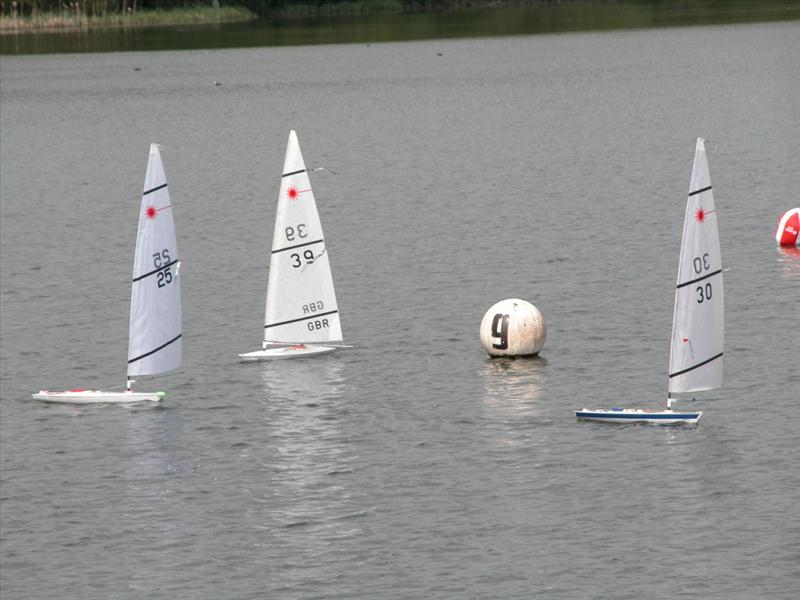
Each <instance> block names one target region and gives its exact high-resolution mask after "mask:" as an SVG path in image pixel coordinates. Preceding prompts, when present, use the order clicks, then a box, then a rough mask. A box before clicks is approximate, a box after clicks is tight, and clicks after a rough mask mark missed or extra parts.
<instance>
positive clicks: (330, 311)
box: [264, 310, 339, 329]
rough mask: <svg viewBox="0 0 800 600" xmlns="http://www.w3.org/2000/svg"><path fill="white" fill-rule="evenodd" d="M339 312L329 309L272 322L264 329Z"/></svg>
mask: <svg viewBox="0 0 800 600" xmlns="http://www.w3.org/2000/svg"><path fill="white" fill-rule="evenodd" d="M338 312H339V311H338V310H329V311H328V312H324V313H317V314H314V315H309V316H307V317H300V318H299V319H292V320H291V321H283V322H281V323H270V324H269V325H264V329H269V328H270V327H277V326H278V325H288V324H289V323H297V322H299V321H308V320H309V319H315V318H317V317H324V316H326V315H335V314H336V313H338Z"/></svg>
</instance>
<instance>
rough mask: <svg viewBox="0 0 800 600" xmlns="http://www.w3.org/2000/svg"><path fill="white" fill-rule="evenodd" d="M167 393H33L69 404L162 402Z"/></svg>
mask: <svg viewBox="0 0 800 600" xmlns="http://www.w3.org/2000/svg"><path fill="white" fill-rule="evenodd" d="M165 395H166V394H165V393H164V392H129V391H125V392H101V391H99V390H67V391H64V392H50V391H47V390H41V391H40V392H39V393H38V394H33V398H34V399H35V400H44V401H45V402H62V403H68V404H109V403H119V404H130V403H133V402H160V401H161V400H162V399H163V398H164V396H165Z"/></svg>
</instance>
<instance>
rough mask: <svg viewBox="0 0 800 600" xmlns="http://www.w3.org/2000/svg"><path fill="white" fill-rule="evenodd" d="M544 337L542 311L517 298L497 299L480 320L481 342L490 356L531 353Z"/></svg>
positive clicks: (530, 354) (545, 328) (545, 332)
mask: <svg viewBox="0 0 800 600" xmlns="http://www.w3.org/2000/svg"><path fill="white" fill-rule="evenodd" d="M546 337H547V323H545V321H544V317H543V316H542V313H541V312H539V309H538V308H536V307H535V306H534V305H533V304H531V303H530V302H526V301H525V300H520V299H519V298H510V299H508V300H501V301H500V302H498V303H497V304H495V305H494V306H492V307H491V308H490V309H489V310H487V311H486V314H485V315H483V319H482V320H481V343H482V344H483V347H484V349H485V350H486V352H488V353H489V355H490V356H534V355H536V354H539V352H540V351H541V349H542V347H543V346H544V340H545V338H546Z"/></svg>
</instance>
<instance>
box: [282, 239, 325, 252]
mask: <svg viewBox="0 0 800 600" xmlns="http://www.w3.org/2000/svg"><path fill="white" fill-rule="evenodd" d="M324 241H325V240H322V239H320V240H314V241H313V242H306V243H305V244H297V245H296V246H286V248H278V249H277V250H273V251H272V254H276V253H278V252H285V251H286V250H294V249H295V248H302V247H303V246H310V245H311V244H319V243H320V242H324Z"/></svg>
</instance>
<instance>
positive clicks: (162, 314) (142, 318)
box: [128, 144, 182, 378]
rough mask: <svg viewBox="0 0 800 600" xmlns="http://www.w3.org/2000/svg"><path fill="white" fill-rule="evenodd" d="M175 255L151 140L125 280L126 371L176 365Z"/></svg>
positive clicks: (166, 196)
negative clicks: (129, 272)
mask: <svg viewBox="0 0 800 600" xmlns="http://www.w3.org/2000/svg"><path fill="white" fill-rule="evenodd" d="M179 267H180V261H179V255H178V247H177V242H176V238H175V224H174V220H173V216H172V203H171V201H170V195H169V189H168V187H167V179H166V176H165V174H164V165H163V163H162V161H161V153H160V151H159V147H158V145H157V144H151V146H150V155H149V158H148V162H147V174H146V175H145V183H144V190H143V192H142V200H141V206H140V209H139V226H138V231H137V235H136V251H135V254H134V261H133V276H132V280H131V310H130V323H129V326H130V329H129V336H128V377H129V378H132V377H136V376H141V375H156V374H159V373H165V372H167V371H171V370H173V369H177V368H178V367H180V365H181V336H182V329H181V293H180V277H179Z"/></svg>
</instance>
